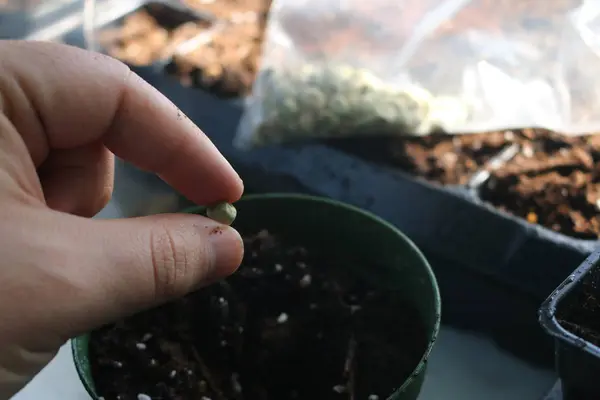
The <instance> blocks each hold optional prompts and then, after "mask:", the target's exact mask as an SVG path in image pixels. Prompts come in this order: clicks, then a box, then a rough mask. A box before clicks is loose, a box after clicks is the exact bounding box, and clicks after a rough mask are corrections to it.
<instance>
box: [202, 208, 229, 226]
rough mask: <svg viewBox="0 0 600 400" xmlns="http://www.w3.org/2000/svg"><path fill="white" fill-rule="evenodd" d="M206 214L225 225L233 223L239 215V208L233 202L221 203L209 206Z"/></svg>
mask: <svg viewBox="0 0 600 400" xmlns="http://www.w3.org/2000/svg"><path fill="white" fill-rule="evenodd" d="M206 216H207V217H208V218H210V219H214V220H215V221H217V222H220V223H222V224H225V225H231V224H232V223H233V221H234V220H235V217H236V216H237V210H236V209H235V207H234V206H233V205H232V204H229V203H219V204H215V205H214V206H211V207H208V208H207V210H206Z"/></svg>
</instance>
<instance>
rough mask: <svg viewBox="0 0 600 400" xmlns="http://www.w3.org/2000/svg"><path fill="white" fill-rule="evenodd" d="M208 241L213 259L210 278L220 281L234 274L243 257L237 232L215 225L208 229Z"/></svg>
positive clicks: (225, 226)
mask: <svg viewBox="0 0 600 400" xmlns="http://www.w3.org/2000/svg"><path fill="white" fill-rule="evenodd" d="M208 241H209V243H210V245H211V246H212V250H213V257H214V263H213V265H214V268H213V271H211V273H210V275H211V277H210V278H211V279H220V278H224V277H226V276H229V275H231V274H232V273H234V272H235V271H236V270H237V269H238V267H239V266H240V264H241V262H242V258H243V256H244V242H243V240H242V237H241V236H240V234H239V233H238V231H236V230H235V229H233V228H232V227H230V226H227V225H220V224H219V225H215V226H213V227H211V228H210V231H209V233H208Z"/></svg>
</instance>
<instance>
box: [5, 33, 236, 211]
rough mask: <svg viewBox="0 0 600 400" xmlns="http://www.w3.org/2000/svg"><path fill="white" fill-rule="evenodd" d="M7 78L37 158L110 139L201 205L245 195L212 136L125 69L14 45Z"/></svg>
mask: <svg viewBox="0 0 600 400" xmlns="http://www.w3.org/2000/svg"><path fill="white" fill-rule="evenodd" d="M0 71H1V73H0V106H1V105H3V104H8V105H9V106H10V115H9V118H11V121H12V123H13V124H14V125H15V127H16V128H17V130H18V131H19V132H20V133H21V135H22V136H23V137H24V140H25V142H26V144H27V145H28V147H29V148H30V153H31V154H32V157H34V156H35V155H36V154H37V155H39V154H43V153H47V151H46V152H44V150H43V149H42V150H40V149H41V148H42V147H43V146H46V147H47V148H48V149H52V148H55V149H65V148H76V147H79V146H81V145H84V144H87V143H92V142H96V141H98V140H102V141H103V142H104V144H105V145H106V146H107V147H108V148H109V149H110V150H111V151H112V152H114V153H115V154H116V155H117V156H118V157H121V158H123V159H125V160H126V161H129V162H131V163H133V164H135V165H136V166H137V167H139V168H142V169H144V170H148V171H152V172H155V173H157V174H158V175H159V176H160V177H161V178H163V179H164V180H165V181H166V182H167V183H169V184H170V185H172V186H173V187H174V188H175V189H177V190H178V191H180V192H181V193H182V194H183V195H184V196H186V197H187V198H189V199H190V200H192V201H194V202H196V203H199V204H209V203H214V202H217V201H228V202H233V201H235V200H237V199H238V198H239V197H240V196H241V195H242V192H243V184H242V181H241V179H240V177H239V176H238V175H237V173H236V172H235V171H234V170H233V168H232V167H231V165H230V164H229V163H228V162H227V160H225V158H224V157H223V156H222V155H221V154H220V152H219V151H218V150H217V148H216V147H215V146H214V145H213V144H212V142H211V141H210V140H209V139H208V137H206V135H205V134H204V133H203V132H202V131H201V130H200V129H199V128H198V127H197V126H196V125H195V124H194V123H193V122H192V121H190V120H189V119H188V118H187V117H186V116H185V115H184V114H183V113H182V112H181V111H180V110H179V109H177V107H176V106H175V105H174V104H173V103H171V102H170V101H169V100H168V99H167V98H166V97H164V96H163V95H162V94H161V93H160V92H158V91H157V90H156V89H154V88H153V87H152V86H151V85H149V84H148V83H147V82H145V81H144V80H142V79H141V78H140V77H139V76H137V75H136V74H134V73H133V72H131V71H130V70H129V68H128V67H127V66H126V65H124V64H123V63H121V62H119V61H117V60H115V59H112V58H110V57H107V56H104V55H100V54H97V53H92V52H88V51H85V50H81V49H78V48H75V47H70V46H66V45H61V44H53V43H39V42H26V41H6V42H0ZM32 121H33V122H32ZM40 143H42V144H40ZM32 147H33V149H32Z"/></svg>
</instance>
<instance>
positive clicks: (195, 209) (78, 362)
mask: <svg viewBox="0 0 600 400" xmlns="http://www.w3.org/2000/svg"><path fill="white" fill-rule="evenodd" d="M262 199H269V200H277V199H279V200H302V201H307V202H317V203H323V204H328V205H330V206H333V207H338V208H343V209H346V210H348V211H349V212H354V213H358V214H361V215H362V216H364V217H365V218H369V219H371V220H373V221H375V222H377V223H378V224H380V225H382V226H384V227H385V228H386V229H388V230H390V231H392V232H393V233H394V234H395V235H396V236H398V237H399V238H400V239H402V240H403V241H404V242H405V243H406V244H407V245H408V247H409V248H410V249H411V250H412V251H413V252H414V253H415V254H416V255H417V257H418V258H419V260H420V261H421V265H422V266H423V267H424V268H425V270H426V273H427V276H428V277H429V282H430V284H431V288H432V291H433V301H434V307H435V322H434V326H433V329H432V332H431V337H430V339H429V343H428V344H427V348H426V349H425V351H424V352H423V356H422V357H421V359H420V360H419V363H418V364H417V365H416V366H415V368H414V369H413V371H412V373H411V374H410V376H409V377H408V378H407V379H406V380H405V381H404V383H403V384H402V386H400V387H398V388H396V389H395V390H394V391H393V392H392V394H390V396H389V397H388V399H387V400H390V399H393V398H394V395H395V394H396V393H398V392H402V391H403V390H404V389H406V388H407V387H408V386H409V385H410V384H411V383H412V381H413V380H414V379H415V377H416V376H418V375H420V374H421V373H422V372H423V369H424V368H425V366H426V364H427V360H428V359H429V356H430V355H431V351H432V349H433V345H434V344H435V342H436V340H437V336H438V334H439V331H440V325H441V311H442V310H441V309H442V301H441V295H440V290H439V286H438V283H437V279H436V277H435V274H434V272H433V269H432V268H431V265H430V264H429V262H428V261H427V259H426V258H425V255H424V254H423V253H422V252H421V250H420V249H419V248H418V247H417V246H416V245H415V244H414V242H413V241H412V240H411V239H409V238H408V236H406V235H405V234H404V233H403V232H402V231H400V230H399V229H398V228H396V227H395V226H394V225H392V224H391V223H389V222H388V221H386V220H384V219H383V218H381V217H379V216H377V215H375V214H373V213H371V212H369V211H366V210H364V209H362V208H359V207H356V206H354V205H351V204H347V203H344V202H342V201H338V200H333V199H330V198H326V197H320V196H313V195H307V194H300V193H261V194H249V195H245V196H242V198H240V200H238V201H236V202H235V203H233V204H234V205H235V204H236V203H238V202H243V201H248V200H262ZM205 209H206V207H205V206H191V207H187V208H184V209H183V210H181V211H179V213H184V214H198V213H201V212H202V211H204V210H205ZM84 337H89V333H86V334H84V335H81V336H78V337H76V338H73V339H71V352H72V354H73V361H74V363H75V369H76V370H77V375H78V376H79V379H80V381H81V383H82V384H83V386H84V388H85V390H86V391H87V393H88V394H89V395H90V396H91V397H92V399H94V400H98V396H97V395H96V394H95V390H94V389H93V388H92V386H91V384H90V382H88V380H87V378H86V377H85V375H84V372H83V367H82V365H83V364H84V361H83V360H82V359H81V358H80V357H79V350H78V348H77V342H78V341H79V340H81V339H82V338H84Z"/></svg>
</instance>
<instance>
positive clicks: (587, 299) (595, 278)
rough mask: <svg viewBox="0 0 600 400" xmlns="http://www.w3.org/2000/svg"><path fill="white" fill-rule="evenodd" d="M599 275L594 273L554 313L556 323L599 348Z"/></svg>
mask: <svg viewBox="0 0 600 400" xmlns="http://www.w3.org/2000/svg"><path fill="white" fill-rule="evenodd" d="M599 283H600V273H599V271H597V270H596V271H594V272H592V273H591V274H590V275H588V276H587V277H586V279H585V280H584V281H583V284H582V286H581V287H579V288H576V289H575V292H574V293H573V295H571V294H570V295H569V297H568V299H567V300H566V301H565V303H564V304H561V305H559V307H558V310H557V312H556V318H557V319H558V322H559V323H560V324H561V325H562V326H563V327H564V328H565V329H566V330H568V331H569V332H571V333H573V334H575V335H577V336H578V337H580V338H582V339H584V340H587V341H589V342H590V343H592V344H595V345H596V346H600V285H599Z"/></svg>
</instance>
